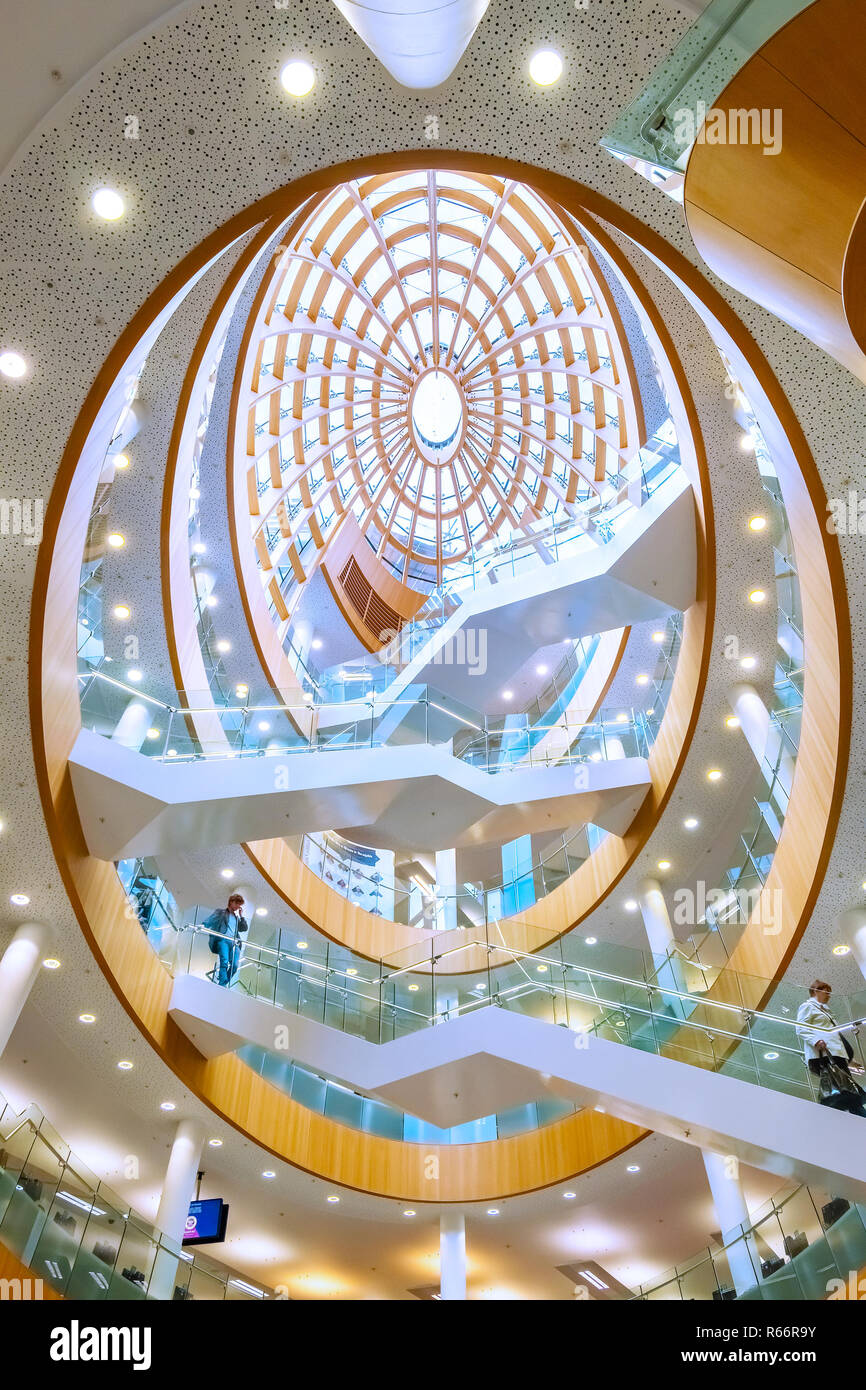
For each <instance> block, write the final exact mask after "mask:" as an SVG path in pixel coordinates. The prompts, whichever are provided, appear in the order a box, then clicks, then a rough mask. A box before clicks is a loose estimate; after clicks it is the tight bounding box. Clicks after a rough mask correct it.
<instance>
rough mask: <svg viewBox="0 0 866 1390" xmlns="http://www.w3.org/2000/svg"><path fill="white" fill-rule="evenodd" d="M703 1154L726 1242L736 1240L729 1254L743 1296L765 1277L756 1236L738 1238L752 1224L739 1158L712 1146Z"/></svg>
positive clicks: (720, 1226)
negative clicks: (744, 1192) (717, 1150)
mask: <svg viewBox="0 0 866 1390" xmlns="http://www.w3.org/2000/svg"><path fill="white" fill-rule="evenodd" d="M701 1155H702V1157H703V1160H704V1168H705V1169H706V1172H707V1181H708V1182H709V1184H710V1192H711V1193H712V1195H713V1206H714V1207H715V1209H716V1220H717V1221H718V1223H719V1230H720V1231H721V1233H722V1241H723V1242H727V1241H729V1240H732V1241H735V1242H736V1243H735V1244H734V1245H731V1246H730V1247H729V1248H728V1249H727V1250H726V1252H725V1253H726V1255H727V1257H728V1268H729V1269H730V1271H731V1279H732V1281H733V1284H734V1289H735V1290H736V1292H737V1295H738V1296H739V1295H740V1294H744V1293H745V1292H746V1291H747V1289H752V1288H754V1286H755V1284H757V1283H758V1282H759V1280H760V1278H761V1265H760V1261H759V1260H758V1257H757V1253H756V1250H755V1241H754V1236H743V1237H742V1239H740V1240H737V1236H738V1235H741V1236H742V1232H741V1231H740V1229H739V1228H740V1227H743V1228H744V1229H745V1230H748V1228H749V1226H750V1225H751V1217H750V1216H749V1208H748V1207H747V1206H746V1199H745V1197H744V1196H743V1188H742V1184H741V1182H740V1178H739V1168H738V1165H737V1161H736V1159H734V1158H731V1157H725V1156H724V1155H723V1154H717V1153H713V1151H712V1150H711V1149H702V1150H701Z"/></svg>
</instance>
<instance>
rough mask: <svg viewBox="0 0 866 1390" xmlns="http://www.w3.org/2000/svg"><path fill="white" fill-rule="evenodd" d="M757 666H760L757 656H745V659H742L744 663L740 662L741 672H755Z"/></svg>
mask: <svg viewBox="0 0 866 1390" xmlns="http://www.w3.org/2000/svg"><path fill="white" fill-rule="evenodd" d="M757 664H758V658H757V657H756V656H744V657H743V659H742V661H741V662H740V670H741V671H754V669H755V667H756V666H757Z"/></svg>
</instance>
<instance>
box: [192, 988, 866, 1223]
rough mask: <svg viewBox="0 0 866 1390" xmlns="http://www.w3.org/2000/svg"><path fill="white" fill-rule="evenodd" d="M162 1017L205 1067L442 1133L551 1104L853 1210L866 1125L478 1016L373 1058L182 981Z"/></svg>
mask: <svg viewBox="0 0 866 1390" xmlns="http://www.w3.org/2000/svg"><path fill="white" fill-rule="evenodd" d="M169 1013H170V1014H171V1017H172V1018H173V1019H174V1021H175V1023H176V1024H177V1026H178V1027H179V1028H180V1029H181V1030H182V1032H184V1033H185V1034H186V1036H187V1037H188V1038H190V1040H191V1041H192V1042H193V1044H194V1045H195V1047H196V1048H197V1049H198V1050H199V1052H201V1053H203V1055H204V1056H206V1057H215V1056H218V1055H220V1054H221V1053H224V1052H229V1051H234V1050H235V1048H237V1047H239V1046H241V1045H242V1044H244V1043H247V1042H252V1043H256V1044H257V1045H258V1046H260V1047H263V1048H268V1049H270V1050H273V1049H274V1047H275V1039H277V1038H281V1032H280V1031H278V1030H285V1029H286V1028H287V1029H288V1037H287V1038H284V1037H282V1038H281V1051H284V1052H285V1054H286V1055H287V1056H290V1057H291V1058H292V1059H293V1060H295V1061H297V1062H298V1063H300V1064H301V1065H302V1066H307V1067H310V1068H311V1069H312V1070H314V1071H317V1072H319V1073H323V1074H325V1075H328V1076H331V1077H334V1078H335V1079H336V1080H338V1081H341V1082H343V1083H344V1084H345V1085H348V1086H352V1087H353V1088H354V1089H356V1090H358V1091H361V1092H364V1093H366V1094H369V1095H374V1096H378V1097H380V1098H381V1099H382V1100H386V1101H389V1102H391V1103H392V1104H394V1105H397V1106H399V1107H400V1108H401V1109H402V1110H406V1111H408V1112H409V1113H410V1114H413V1115H418V1116H420V1117H421V1118H422V1119H425V1120H428V1121H430V1122H432V1123H433V1124H436V1125H440V1126H442V1127H443V1128H445V1127H449V1126H452V1125H458V1124H463V1123H465V1122H466V1121H468V1120H472V1119H477V1118H478V1117H479V1116H481V1115H489V1114H492V1113H493V1112H494V1111H500V1110H507V1109H508V1108H510V1107H511V1106H514V1105H520V1104H524V1103H527V1102H529V1101H531V1100H537V1099H538V1097H539V1096H540V1095H543V1094H544V1093H545V1091H554V1092H555V1093H556V1094H557V1095H560V1096H564V1097H567V1098H568V1099H570V1100H573V1101H576V1102H577V1103H578V1104H580V1105H584V1106H603V1107H604V1109H605V1110H606V1111H607V1112H608V1113H609V1114H611V1115H616V1116H617V1117H618V1118H619V1119H622V1120H628V1121H630V1122H632V1123H633V1124H636V1125H641V1126H644V1127H645V1128H647V1129H652V1130H657V1131H659V1132H660V1133H662V1134H668V1135H670V1136H671V1138H674V1139H679V1140H682V1141H683V1142H685V1143H688V1144H694V1145H696V1146H698V1147H700V1148H709V1149H713V1150H715V1151H717V1152H720V1153H724V1154H732V1155H734V1156H735V1157H737V1158H738V1159H740V1160H741V1161H742V1162H744V1163H750V1164H752V1165H753V1166H754V1167H756V1168H762V1169H765V1170H767V1171H768V1172H771V1173H777V1174H779V1175H780V1176H782V1177H785V1178H797V1179H799V1181H801V1182H805V1183H810V1184H813V1185H815V1186H817V1187H821V1188H825V1189H828V1190H830V1191H832V1192H839V1193H841V1194H842V1195H845V1196H847V1197H849V1198H853V1199H856V1200H857V1201H860V1202H862V1201H866V1120H862V1119H860V1118H859V1117H857V1116H854V1115H845V1114H841V1113H840V1112H838V1111H834V1110H829V1109H826V1108H825V1107H818V1106H817V1105H816V1104H814V1103H813V1102H812V1101H808V1100H801V1099H798V1098H796V1097H792V1096H788V1095H784V1094H782V1093H781V1092H778V1091H772V1090H769V1089H767V1088H765V1087H762V1086H757V1085H754V1084H752V1083H751V1082H748V1081H740V1080H737V1079H735V1078H733V1077H730V1076H722V1075H719V1074H718V1073H716V1072H711V1071H704V1070H703V1069H701V1068H699V1067H694V1066H690V1065H689V1064H688V1063H685V1062H676V1061H672V1060H671V1059H670V1058H667V1057H659V1056H656V1055H655V1054H654V1053H651V1052H643V1051H640V1050H638V1049H636V1048H631V1047H627V1046H626V1045H624V1044H622V1043H615V1042H608V1041H606V1040H605V1039H603V1038H596V1037H594V1036H592V1035H582V1034H575V1033H573V1032H572V1031H571V1030H570V1029H568V1028H565V1027H562V1026H560V1025H558V1024H553V1023H546V1022H544V1021H543V1020H540V1019H536V1018H530V1017H528V1016H527V1015H525V1014H519V1013H512V1012H509V1011H508V1010H506V1009H501V1008H496V1007H495V1006H492V1005H490V1006H487V1007H485V1008H482V1009H479V1010H478V1011H477V1012H475V1013H472V1014H467V1015H464V1016H462V1017H460V1018H456V1019H452V1020H448V1021H446V1022H443V1023H439V1024H437V1025H436V1026H435V1027H432V1028H431V1027H423V1028H420V1029H419V1031H418V1032H415V1033H409V1034H407V1035H406V1036H405V1037H402V1038H398V1039H396V1040H395V1041H393V1042H388V1043H383V1044H381V1045H380V1044H377V1043H371V1042H367V1041H365V1040H364V1039H362V1038H358V1037H354V1036H352V1035H351V1034H349V1033H344V1032H342V1031H341V1030H339V1029H337V1028H331V1027H328V1026H327V1025H326V1024H323V1023H318V1022H316V1021H314V1020H312V1019H307V1018H302V1017H300V1016H299V1015H297V1014H293V1013H290V1012H289V1011H288V1010H286V1009H282V1008H279V1007H277V1006H275V1005H273V1004H269V1003H267V1002H265V1001H262V1000H259V999H254V998H252V997H251V996H249V995H245V994H241V993H240V992H239V991H236V990H225V989H220V987H219V986H218V985H212V984H210V983H209V982H208V981H207V980H202V979H200V978H198V977H197V976H194V975H181V976H179V977H178V978H177V979H176V980H175V982H174V988H173V991H172V997H171V1004H170V1006H169Z"/></svg>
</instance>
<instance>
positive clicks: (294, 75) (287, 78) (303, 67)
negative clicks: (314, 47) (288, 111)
mask: <svg viewBox="0 0 866 1390" xmlns="http://www.w3.org/2000/svg"><path fill="white" fill-rule="evenodd" d="M280 82H281V83H282V85H283V87H284V89H285V90H286V91H287V92H288V94H289V96H290V97H305V96H309V94H310V92H311V91H312V90H313V88H314V86H315V85H316V74H315V71H314V69H313V65H312V63H308V62H307V61H306V59H304V58H293V59H292V61H291V62H290V63H286V65H285V67H284V68H283V70H282V72H281V73H280Z"/></svg>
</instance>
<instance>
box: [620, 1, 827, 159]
mask: <svg viewBox="0 0 866 1390" xmlns="http://www.w3.org/2000/svg"><path fill="white" fill-rule="evenodd" d="M811 3H812V0H710V3H709V4H708V5H707V7H706V9H705V10H704V11H703V13H702V14H701V15H700V17H699V18H698V19H697V20H696V22H695V23H694V24H693V25H692V27H691V28H690V29H689V30H688V31H687V33H686V34H684V36H683V38H682V39H681V40H680V42H679V43H678V44H677V46H676V48H675V49H674V51H673V53H671V55H670V57H669V58H667V59H666V60H665V61H664V62H663V63H662V65H661V66H660V67H659V68H658V69H657V70H656V72H655V73H654V74H653V76H652V77H651V79H650V81H649V82H648V83H647V84H646V85H645V86H644V87H643V88H642V90H641V91H640V92H639V94H638V96H637V97H636V98H635V99H634V101H632V102H631V104H630V105H629V106H627V107H626V109H625V110H624V111H623V112H622V114H621V115H620V116H619V117H618V119H617V121H616V122H615V124H614V126H613V128H612V129H611V130H610V131H609V133H608V134H606V135H605V136H604V138H603V139H602V142H601V143H602V145H603V146H604V147H605V148H606V149H608V150H610V151H611V153H613V154H616V155H619V156H623V155H625V156H628V157H630V158H634V159H638V160H641V161H644V162H646V163H647V164H649V165H651V166H653V168H655V169H658V170H660V171H663V172H664V173H668V174H674V173H677V172H678V171H682V170H684V169H685V167H686V164H687V163H688V157H689V152H690V150H691V147H692V145H693V143H694V140H695V137H696V136H697V134H698V131H699V130H700V128H701V126H702V124H703V120H704V116H705V115H706V112H707V111H708V109H710V108H711V107H712V105H713V103H714V102H715V101H716V100H717V99H718V97H719V96H720V95H721V93H722V92H723V90H724V89H725V87H726V86H727V85H728V83H729V82H730V81H731V79H732V78H733V77H734V76H735V74H736V73H737V72H739V70H740V68H741V67H743V66H744V64H745V63H746V62H747V61H748V60H749V59H750V58H751V57H753V56H754V54H755V53H756V52H757V51H758V49H759V48H761V47H762V45H763V44H765V43H766V42H767V40H768V39H770V38H772V36H773V34H775V33H776V32H777V31H778V30H779V29H781V28H782V26H783V25H784V24H787V23H788V21H789V20H791V19H794V18H795V17H796V16H797V15H798V14H800V13H801V12H802V11H803V10H805V9H806V8H807V6H808V5H810V4H811Z"/></svg>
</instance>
